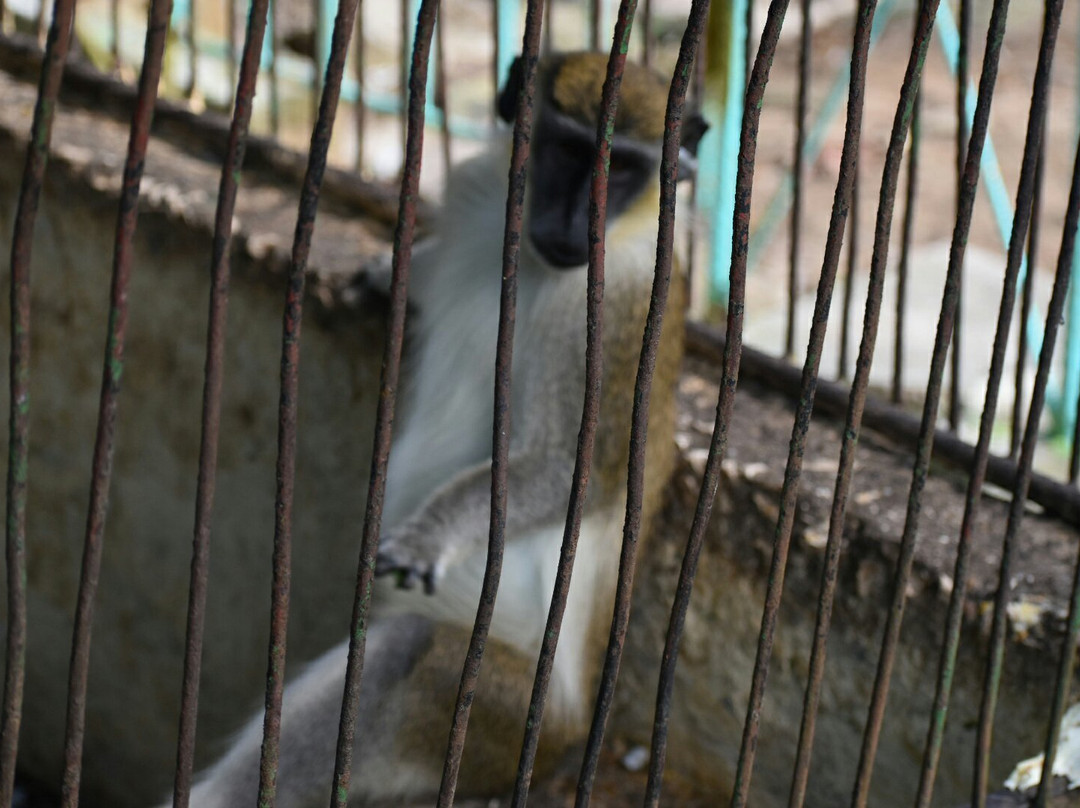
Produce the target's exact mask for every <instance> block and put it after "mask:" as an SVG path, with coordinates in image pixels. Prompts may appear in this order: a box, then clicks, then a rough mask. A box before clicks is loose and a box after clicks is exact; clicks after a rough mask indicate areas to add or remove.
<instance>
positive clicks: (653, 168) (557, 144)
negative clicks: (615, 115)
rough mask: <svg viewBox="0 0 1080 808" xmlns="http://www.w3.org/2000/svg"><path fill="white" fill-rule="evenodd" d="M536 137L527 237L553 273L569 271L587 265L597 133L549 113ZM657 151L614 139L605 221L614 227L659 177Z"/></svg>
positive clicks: (617, 137) (622, 139)
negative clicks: (560, 270)
mask: <svg viewBox="0 0 1080 808" xmlns="http://www.w3.org/2000/svg"><path fill="white" fill-rule="evenodd" d="M533 134H534V137H533V144H534V145H533V150H532V158H531V161H532V164H531V168H530V172H531V177H530V183H531V187H532V195H531V197H530V199H529V202H530V212H529V222H528V225H527V226H528V234H529V238H530V240H531V241H532V244H533V247H535V248H536V251H537V252H539V253H540V255H541V256H542V257H543V258H544V260H545V261H547V262H548V263H550V264H551V265H552V266H553V267H556V268H558V269H570V268H573V267H580V266H583V265H585V264H587V263H588V261H589V191H590V186H591V184H592V171H593V162H594V160H595V157H594V155H595V146H596V144H595V137H596V133H595V131H591V130H590V129H588V128H587V127H585V126H583V125H582V124H580V123H578V122H577V121H575V120H573V119H571V118H569V117H567V116H565V115H562V114H560V113H559V112H556V111H553V110H545V111H544V112H543V113H542V114H541V116H540V119H539V121H538V122H537V124H536V128H535V131H534V133H533ZM659 155H660V150H659V146H658V145H656V146H650V145H644V144H641V143H639V142H636V141H629V140H626V139H624V138H621V137H619V136H616V137H615V139H614V142H613V143H612V148H611V168H610V171H609V177H608V198H607V218H608V221H614V220H615V219H616V218H617V217H618V216H619V214H621V213H622V212H623V211H625V210H626V209H627V208H628V207H630V205H632V204H633V202H634V200H635V199H637V197H638V196H639V195H640V194H641V192H642V191H643V190H644V189H645V187H646V186H647V185H648V184H649V182H650V180H652V179H653V177H654V176H655V174H656V172H657V170H658V165H659Z"/></svg>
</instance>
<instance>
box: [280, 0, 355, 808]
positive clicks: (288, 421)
mask: <svg viewBox="0 0 1080 808" xmlns="http://www.w3.org/2000/svg"><path fill="white" fill-rule="evenodd" d="M357 2H358V0H342V2H341V3H340V5H339V6H338V13H337V18H336V19H335V21H334V30H333V34H332V38H331V44H330V54H329V60H328V62H327V65H326V80H325V81H324V82H323V92H322V102H321V104H320V106H319V116H318V118H317V120H316V122H315V127H314V129H313V130H312V133H311V146H310V148H309V149H308V165H307V171H306V173H305V175H304V184H303V186H302V187H301V190H300V204H299V207H298V210H297V216H296V231H295V234H294V236H293V247H292V257H291V260H290V264H289V273H288V280H287V287H286V296H285V312H284V317H283V323H282V347H281V394H280V399H279V404H278V457H277V469H276V478H277V486H276V488H277V490H276V494H275V502H274V514H275V520H274V554H273V580H272V584H271V618H270V643H269V651H268V654H267V656H268V662H267V673H266V679H267V682H266V712H265V714H264V716H263V741H262V749H261V752H260V759H259V805H260V806H264V805H265V806H273V804H274V800H275V797H276V790H277V762H278V745H279V741H280V736H281V697H282V692H283V690H284V681H285V653H286V640H287V629H288V618H289V585H290V576H291V554H292V504H293V489H294V484H295V476H296V408H297V398H298V395H299V386H300V385H299V364H300V327H301V322H302V318H303V302H304V281H305V274H306V272H307V261H308V255H309V253H310V251H311V237H312V234H313V232H314V229H315V214H316V211H317V209H318V204H319V190H320V188H321V186H322V179H323V174H324V173H325V171H326V155H327V152H328V151H329V149H330V138H331V136H332V135H333V130H334V118H335V115H336V113H337V106H338V101H339V99H340V95H341V78H342V75H343V74H344V72H345V62H346V59H347V57H348V51H349V38H350V37H351V35H352V30H353V26H354V24H355V17H356V8H357Z"/></svg>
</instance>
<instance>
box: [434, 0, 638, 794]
mask: <svg viewBox="0 0 1080 808" xmlns="http://www.w3.org/2000/svg"><path fill="white" fill-rule="evenodd" d="M636 7H637V3H636V2H634V0H623V2H622V4H621V5H620V7H619V19H618V22H617V23H616V25H615V42H614V44H613V45H612V48H611V56H610V58H609V59H608V66H607V76H606V78H605V81H604V86H603V91H602V93H601V111H600V115H599V121H598V124H597V135H596V158H595V162H594V164H593V174H592V185H591V188H590V193H589V267H588V291H587V302H586V307H587V332H588V339H587V344H586V348H585V396H584V402H583V405H582V407H583V409H582V416H581V428H580V431H579V432H578V446H577V457H576V460H575V464H574V476H573V482H572V484H571V488H570V500H569V504H568V509H567V517H566V528H565V531H564V534H563V545H562V548H561V550H560V557H559V568H558V571H557V573H556V583H555V592H554V593H553V595H552V605H551V610H550V613H549V616H548V623H547V631H546V633H545V637H544V640H543V644H542V646H541V650H540V658H539V661H538V663H537V674H536V678H535V680H534V689H533V694H532V698H531V700H530V705H529V719H530V723H532V724H533V725H534V727H535V731H534V733H532V734H531V735H530V734H527V735H526V737H525V739H524V741H523V746H522V752H521V757H520V762H519V768H518V774H517V776H516V778H515V786H514V794H513V802H512V804H513V805H514V806H515V808H520V806H523V805H524V804H525V800H526V799H527V796H528V787H529V781H530V779H531V777H532V763H533V760H534V758H535V753H536V746H535V744H536V740H537V739H538V732H539V726H540V722H541V721H542V720H543V707H544V699H545V697H546V691H547V681H548V680H549V679H550V663H551V659H552V658H553V657H554V653H555V643H556V642H557V639H558V629H559V625H560V623H561V618H562V614H561V612H562V609H563V608H565V604H566V594H567V591H568V589H569V584H570V570H571V568H572V565H573V559H574V551H575V549H576V546H577V539H578V534H579V531H580V528H581V518H582V513H583V510H584V506H585V491H586V487H587V485H588V482H589V470H590V468H591V466H592V457H593V446H594V444H595V440H596V424H597V420H598V419H599V413H600V387H601V381H602V375H603V305H604V224H605V219H606V215H607V178H608V167H609V166H610V163H611V140H612V136H613V133H614V129H615V110H616V108H617V105H618V100H619V86H620V83H621V80H622V71H623V66H624V65H625V63H626V51H627V47H628V45H629V42H630V32H631V26H632V24H633V20H634V10H635V9H636ZM542 19H543V13H542V9H538V8H536V6H535V4H531V3H530V5H529V15H528V20H527V28H526V40H525V47H526V48H527V49H528V52H529V54H530V59H529V61H530V62H531V64H528V65H526V67H527V69H528V70H529V71H530V72H531V71H533V70H534V69H535V61H536V56H535V54H536V50H537V48H538V47H539V42H540V39H539V37H540V30H539V27H540V24H541V21H542ZM528 89H529V94H528V97H524V96H523V97H522V98H520V99H519V100H518V117H519V118H521V117H523V116H524V110H525V108H526V107H528V108H529V109H530V110H531V108H532V103H533V98H532V87H529V88H528ZM515 134H516V135H519V136H520V137H523V138H527V137H528V132H527V130H524V129H523V128H522V131H521V132H518V125H517V122H515ZM527 156H528V155H527V154H523V155H520V159H521V163H520V165H518V166H514V168H515V169H516V171H515V172H514V173H513V174H512V176H511V179H512V180H513V181H514V185H513V198H511V194H510V193H508V194H507V225H506V231H505V238H504V242H503V270H504V278H505V277H506V276H505V273H506V270H507V269H512V271H511V272H510V275H509V278H510V281H509V282H505V281H504V285H503V289H502V295H501V300H500V310H499V343H498V349H497V354H496V388H495V419H494V424H493V440H492V468H491V525H490V532H489V539H488V556H487V564H486V567H485V569H484V580H483V583H482V585H481V589H480V602H479V604H478V605H477V609H476V619H475V622H474V623H473V631H472V636H471V637H470V639H469V649H468V652H467V653H466V656H465V665H464V666H463V668H462V671H461V683H460V685H459V688H458V696H457V704H456V708H455V710H454V717H453V723H452V725H451V728H450V741H449V744H448V748H447V752H446V760H445V762H444V764H443V776H442V782H441V784H440V786H439V798H438V801H437V803H436V804H437V806H438V808H449V806H451V805H453V802H454V792H455V790H456V788H457V779H458V772H459V770H460V767H461V756H462V752H463V751H464V748H465V736H466V733H467V731H468V724H469V715H470V711H471V707H472V701H473V697H474V695H475V692H476V684H477V681H478V680H479V677H480V665H481V662H482V661H483V655H484V645H485V643H486V641H487V636H488V630H489V629H490V626H491V618H492V615H493V614H494V610H495V599H496V596H497V595H498V589H499V578H500V575H501V572H502V558H503V547H504V545H505V529H506V497H507V476H508V456H509V451H510V443H509V441H510V402H511V397H510V392H511V391H510V382H511V367H512V358H513V339H512V335H513V328H514V317H515V314H514V306H515V301H516V294H517V272H516V269H517V263H516V262H517V252H518V246H517V242H518V240H519V236H520V231H521V218H520V216H521V214H520V211H521V203H522V202H523V199H524V196H523V195H524V186H525V179H524V178H525V171H526V159H527ZM511 214H513V219H511ZM511 228H513V229H511ZM560 600H561V603H560ZM545 667H546V668H547V670H546V675H545Z"/></svg>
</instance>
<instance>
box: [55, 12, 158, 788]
mask: <svg viewBox="0 0 1080 808" xmlns="http://www.w3.org/2000/svg"><path fill="white" fill-rule="evenodd" d="M171 13H172V0H152V2H151V4H150V10H149V14H148V19H147V26H146V44H145V49H144V53H143V66H142V73H141V75H140V77H139V92H138V98H137V99H136V105H135V112H134V114H133V116H132V119H131V135H130V140H129V141H128V152H127V160H126V161H125V163H124V178H123V185H122V187H121V190H120V213H119V217H118V220H117V225H116V247H115V252H114V254H113V268H112V288H111V290H110V299H109V326H108V334H107V336H106V343H105V367H104V372H103V374H102V376H103V378H102V383H101V403H100V407H99V409H98V423H97V437H96V439H95V441H94V459H93V471H92V481H91V484H90V507H89V512H88V514H87V518H86V538H85V542H84V545H83V558H82V572H81V574H80V578H79V594H78V601H77V606H76V609H75V631H74V638H73V640H72V643H71V667H70V672H69V677H68V704H67V726H66V730H65V733H64V775H63V785H62V789H61V805H62V806H63V808H74V806H76V805H78V803H79V781H80V779H81V777H82V752H83V740H84V732H85V729H86V688H87V677H88V675H89V672H90V638H91V632H92V629H93V622H94V601H95V597H96V595H97V585H98V574H99V572H100V570H101V552H102V544H103V541H104V536H105V517H106V514H107V512H108V504H109V485H110V482H111V478H112V460H113V448H114V437H115V431H116V414H117V408H118V403H119V393H120V380H121V376H122V375H123V370H124V338H125V334H126V330H127V312H128V309H127V302H128V301H127V292H128V281H129V279H130V277H131V263H132V259H133V257H134V247H133V244H132V242H133V241H134V236H135V225H136V222H137V217H138V201H139V183H140V181H141V180H142V173H143V165H144V162H145V159H146V147H147V144H148V142H149V139H150V122H151V119H152V118H153V115H154V103H155V101H156V100H157V90H158V81H159V79H160V77H161V63H162V55H163V54H164V52H165V40H166V37H167V35H168V31H169V17H170V15H171Z"/></svg>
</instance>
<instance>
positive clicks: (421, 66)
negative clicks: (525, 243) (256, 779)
mask: <svg viewBox="0 0 1080 808" xmlns="http://www.w3.org/2000/svg"><path fill="white" fill-rule="evenodd" d="M356 3H357V0H347V2H345V3H344V4H343V5H342V6H341V8H340V10H339V11H338V23H337V24H336V25H335V27H334V45H335V48H332V49H331V56H332V58H331V66H333V65H334V61H333V56H334V55H335V54H336V53H337V50H336V46H337V45H338V35H339V31H338V28H339V27H341V29H342V31H341V35H342V36H343V37H344V36H346V35H345V34H344V31H346V30H347V29H348V28H351V27H352V20H351V19H349V21H348V26H345V25H344V24H343V23H342V17H343V16H344V15H346V14H349V15H353V14H355V13H356ZM437 9H438V0H422V2H421V4H420V10H419V15H418V19H417V26H416V41H415V42H414V44H413V48H412V70H411V73H410V80H409V88H410V92H409V104H408V107H407V108H406V109H407V111H408V114H407V115H406V116H405V120H406V126H407V129H408V138H407V139H406V142H405V165H404V171H403V173H402V177H401V194H400V197H399V202H398V220H397V226H396V228H395V230H394V254H393V259H392V264H391V272H392V276H391V277H392V280H391V286H390V314H389V318H388V320H387V327H386V328H387V332H386V334H387V336H386V344H385V348H384V349H383V365H382V367H383V369H382V378H381V380H380V384H379V404H378V408H377V410H376V415H375V440H374V445H373V447H372V455H371V474H370V476H369V478H368V494H367V506H366V509H365V512H364V527H363V536H362V539H361V544H360V560H359V564H358V568H357V572H356V591H355V595H354V599H353V612H352V620H351V628H350V632H349V657H348V663H347V665H346V669H345V688H344V694H343V697H342V703H341V719H340V722H339V724H338V741H337V752H336V755H335V758H334V781H333V787H332V789H331V792H330V793H331V802H330V805H331V808H344V806H345V804H346V801H347V800H348V795H349V783H350V782H351V779H352V752H353V739H354V737H355V733H356V720H357V716H358V714H359V710H360V683H361V679H362V677H363V672H364V649H365V647H366V643H367V622H368V613H369V609H370V606H371V595H372V589H373V578H374V572H375V554H376V552H377V551H378V548H379V529H380V526H381V522H382V509H383V495H384V493H385V491H386V466H387V463H388V461H389V459H390V439H391V436H392V434H393V427H394V408H395V405H396V402H397V389H398V378H399V371H400V369H401V348H402V344H403V342H404V339H405V308H406V303H407V295H408V283H409V267H410V262H411V261H412V245H413V235H414V233H415V230H416V203H417V199H418V198H419V190H420V165H421V158H422V157H423V147H424V110H425V107H426V104H427V78H428V60H429V57H430V53H431V39H432V32H433V29H434V26H435V17H436V13H437ZM346 43H347V38H346ZM341 50H342V52H343V53H342V58H344V47H342V48H341ZM327 75H328V77H329V76H330V73H329V72H328V73H327ZM340 81H341V73H340V70H339V71H338V72H337V74H336V76H335V78H334V80H333V86H334V87H335V91H336V85H337V84H339V83H340ZM331 86H332V84H331V82H330V81H328V82H327V90H328V91H329V90H330V88H331ZM327 120H328V121H333V115H332V114H331V115H330V116H329V117H328V119H327ZM327 140H329V138H327Z"/></svg>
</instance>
